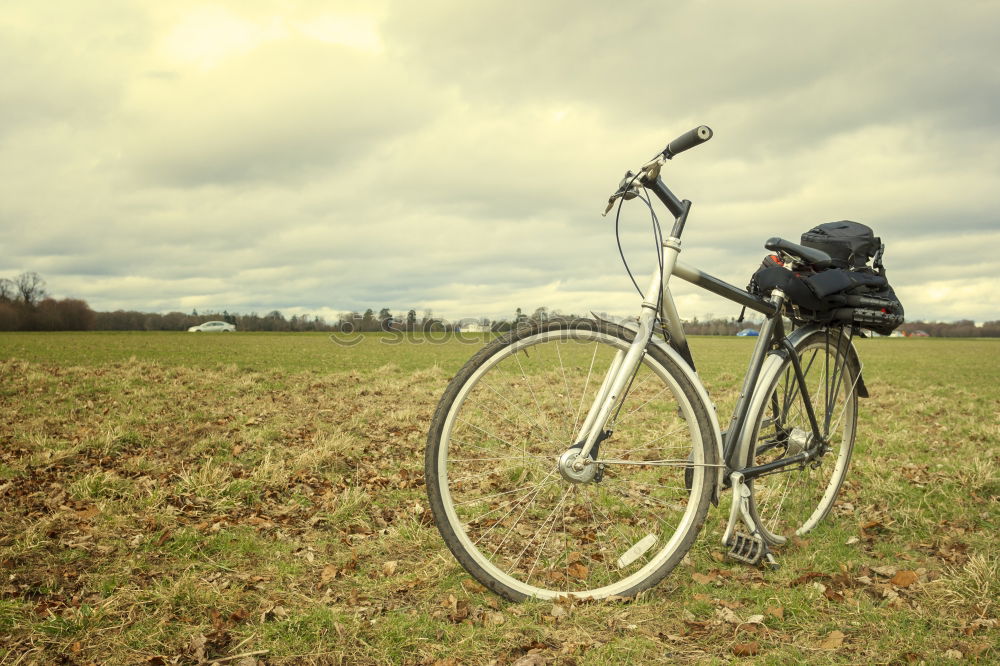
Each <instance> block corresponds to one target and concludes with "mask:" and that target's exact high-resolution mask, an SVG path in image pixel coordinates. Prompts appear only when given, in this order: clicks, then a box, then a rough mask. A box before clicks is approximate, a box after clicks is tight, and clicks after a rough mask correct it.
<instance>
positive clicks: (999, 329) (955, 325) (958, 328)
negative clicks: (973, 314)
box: [899, 319, 1000, 338]
mask: <svg viewBox="0 0 1000 666" xmlns="http://www.w3.org/2000/svg"><path fill="white" fill-rule="evenodd" d="M899 330H901V331H903V333H905V334H907V335H910V334H911V333H914V332H915V331H923V332H924V333H927V334H928V335H930V336H933V337H935V338H1000V321H988V322H985V323H983V325H982V326H977V325H976V322H974V321H972V320H971V319H962V320H960V321H952V322H947V323H942V322H933V321H930V322H928V321H908V322H906V323H905V324H903V325H902V326H900V327H899Z"/></svg>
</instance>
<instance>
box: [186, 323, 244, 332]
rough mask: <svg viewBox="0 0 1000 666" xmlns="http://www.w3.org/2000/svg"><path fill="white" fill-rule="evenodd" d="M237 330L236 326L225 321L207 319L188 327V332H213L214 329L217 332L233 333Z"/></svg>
mask: <svg viewBox="0 0 1000 666" xmlns="http://www.w3.org/2000/svg"><path fill="white" fill-rule="evenodd" d="M235 330H236V327H235V326H233V325H232V324H227V323H226V322H224V321H206V322H205V323H204V324H198V325H197V326H192V327H191V328H189V329H188V333H211V332H213V331H214V332H215V333H232V332H233V331H235Z"/></svg>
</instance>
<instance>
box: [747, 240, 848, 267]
mask: <svg viewBox="0 0 1000 666" xmlns="http://www.w3.org/2000/svg"><path fill="white" fill-rule="evenodd" d="M764 247H765V248H767V249H768V250H771V251H772V252H784V253H785V254H790V255H792V256H793V257H795V258H797V259H801V260H802V261H804V262H805V263H807V264H810V265H811V266H812V267H813V268H829V267H830V266H831V265H832V264H833V260H832V259H831V258H830V255H828V254H827V253H826V252H823V251H822V250H814V249H813V248H811V247H805V246H803V245H799V244H798V243H793V242H792V241H787V240H785V239H784V238H778V237H774V238H769V239H767V242H766V243H764Z"/></svg>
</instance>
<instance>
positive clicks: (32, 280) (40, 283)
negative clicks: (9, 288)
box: [14, 271, 45, 306]
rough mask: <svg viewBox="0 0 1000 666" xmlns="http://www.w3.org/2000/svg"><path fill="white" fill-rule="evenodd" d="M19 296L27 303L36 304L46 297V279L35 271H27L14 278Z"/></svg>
mask: <svg viewBox="0 0 1000 666" xmlns="http://www.w3.org/2000/svg"><path fill="white" fill-rule="evenodd" d="M14 286H15V287H16V288H17V297H18V299H19V300H20V301H21V302H22V303H24V304H25V305H31V306H35V305H38V302H39V301H41V300H42V299H43V298H45V280H43V279H42V276H41V275H39V274H38V273H36V272H34V271H25V272H24V273H21V274H20V275H18V276H17V277H16V278H14Z"/></svg>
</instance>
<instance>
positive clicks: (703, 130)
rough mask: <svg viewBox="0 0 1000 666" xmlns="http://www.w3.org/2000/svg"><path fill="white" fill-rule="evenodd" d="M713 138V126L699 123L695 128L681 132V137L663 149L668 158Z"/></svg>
mask: <svg viewBox="0 0 1000 666" xmlns="http://www.w3.org/2000/svg"><path fill="white" fill-rule="evenodd" d="M711 138H712V128H710V127H709V126H708V125H699V126H698V127H695V128H694V129H693V130H690V131H688V132H685V133H684V134H681V135H680V136H679V137H677V138H676V139H674V140H673V141H671V142H670V143H668V144H667V147H666V148H664V149H663V153H662V154H663V156H664V157H665V158H667V159H668V160H669V159H670V158H672V157H673V156H674V155H679V154H681V153H683V152H684V151H685V150H690V149H691V148H694V147H695V146H700V145H701V144H703V143H705V142H706V141H708V140H709V139H711Z"/></svg>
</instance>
